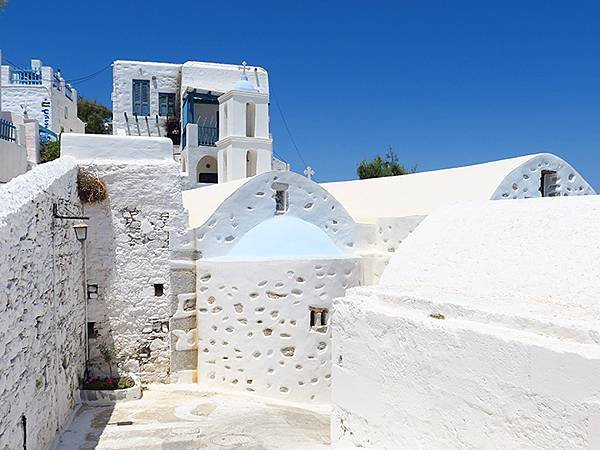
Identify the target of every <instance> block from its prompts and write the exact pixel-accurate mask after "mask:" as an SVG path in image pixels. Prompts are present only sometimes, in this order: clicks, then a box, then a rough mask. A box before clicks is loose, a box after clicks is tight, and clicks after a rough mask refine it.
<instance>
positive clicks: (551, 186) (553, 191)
mask: <svg viewBox="0 0 600 450" xmlns="http://www.w3.org/2000/svg"><path fill="white" fill-rule="evenodd" d="M558 188H559V186H558V174H557V173H556V171H555V170H542V177H541V180H540V192H541V193H542V197H557V196H558V195H559V193H558Z"/></svg>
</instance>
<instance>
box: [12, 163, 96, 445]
mask: <svg viewBox="0 0 600 450" xmlns="http://www.w3.org/2000/svg"><path fill="white" fill-rule="evenodd" d="M76 171H77V169H76V165H75V162H74V161H73V160H72V159H70V158H61V159H59V160H57V161H54V162H51V163H47V164H43V165H40V166H37V167H35V168H34V169H33V170H31V171H30V172H27V173H26V174H24V175H21V176H19V177H17V178H15V179H13V180H12V181H10V182H9V183H7V184H6V185H3V186H1V187H0V254H1V255H2V261H3V262H2V264H1V265H0V317H2V319H1V320H0V368H1V370H0V417H2V420H1V421H0V448H1V449H17V448H23V439H24V436H25V433H26V436H27V448H32V449H42V448H48V447H50V446H51V444H52V441H53V439H54V436H55V434H56V432H57V431H59V430H61V429H62V428H63V427H64V426H65V424H66V422H67V421H68V419H69V416H70V414H71V412H72V410H73V408H74V407H75V405H76V402H77V393H76V392H77V389H78V387H79V380H80V379H81V378H82V376H83V373H84V364H85V350H84V348H85V343H84V323H85V319H84V317H85V316H84V314H85V312H84V306H83V277H82V274H83V249H82V246H81V243H79V242H78V241H77V240H76V239H75V233H74V231H73V227H72V225H73V221H71V220H62V219H53V214H52V207H53V204H57V205H58V211H59V213H61V214H67V215H68V214H79V213H81V206H80V203H79V199H78V197H77V193H76Z"/></svg>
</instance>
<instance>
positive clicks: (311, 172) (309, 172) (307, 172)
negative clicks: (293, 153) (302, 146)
mask: <svg viewBox="0 0 600 450" xmlns="http://www.w3.org/2000/svg"><path fill="white" fill-rule="evenodd" d="M314 174H315V171H314V170H313V168H312V167H310V166H306V169H304V175H306V177H307V178H308V179H309V180H312V177H313V175H314Z"/></svg>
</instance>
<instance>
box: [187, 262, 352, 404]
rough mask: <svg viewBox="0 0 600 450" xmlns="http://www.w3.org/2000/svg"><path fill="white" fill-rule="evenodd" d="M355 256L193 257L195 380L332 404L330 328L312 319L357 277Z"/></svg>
mask: <svg viewBox="0 0 600 450" xmlns="http://www.w3.org/2000/svg"><path fill="white" fill-rule="evenodd" d="M360 277H361V276H360V265H359V264H358V260H357V259H355V258H339V259H290V260H263V261H214V260H199V261H198V262H197V280H198V281H197V298H198V300H197V332H196V330H192V331H190V332H188V333H187V334H186V335H185V336H184V335H183V334H182V335H181V336H180V338H179V339H178V341H177V344H176V345H177V346H182V347H185V346H186V345H187V346H190V345H194V346H195V342H194V338H195V337H196V334H197V339H198V347H197V348H198V381H199V382H200V383H202V384H204V385H207V386H208V387H209V388H213V389H214V388H217V389H222V390H231V391H242V392H246V393H252V394H255V395H259V396H262V397H270V398H276V399H279V400H285V401H292V402H297V403H305V404H311V405H324V404H329V399H330V398H329V395H330V386H331V353H330V327H329V326H328V325H327V326H324V327H313V328H312V329H311V325H310V309H309V308H310V307H320V308H325V309H326V310H327V311H328V314H329V315H330V314H331V313H332V311H331V300H332V299H333V298H334V297H336V296H340V295H343V293H344V291H345V289H346V287H348V286H356V285H358V284H359V280H360Z"/></svg>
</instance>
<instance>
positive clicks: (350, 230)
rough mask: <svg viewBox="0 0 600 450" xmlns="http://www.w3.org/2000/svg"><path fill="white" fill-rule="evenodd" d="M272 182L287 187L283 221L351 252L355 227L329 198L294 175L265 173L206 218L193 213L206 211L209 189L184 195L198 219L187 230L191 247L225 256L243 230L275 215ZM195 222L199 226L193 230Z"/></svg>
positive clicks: (307, 181)
mask: <svg viewBox="0 0 600 450" xmlns="http://www.w3.org/2000/svg"><path fill="white" fill-rule="evenodd" d="M273 183H285V184H288V186H289V187H288V199H289V209H288V211H287V213H286V215H287V216H290V217H297V218H299V219H302V220H305V221H307V222H309V223H313V224H315V225H316V226H318V227H319V228H320V229H321V230H322V231H324V232H325V234H327V235H328V236H329V237H330V239H331V240H332V241H333V242H334V243H335V244H336V245H337V246H338V247H339V248H340V249H341V251H342V252H343V253H346V252H352V251H353V250H354V222H353V221H352V219H351V218H350V216H349V215H348V213H347V212H346V211H345V209H344V208H343V207H342V206H341V205H340V204H339V203H338V202H337V200H336V199H335V198H334V197H332V196H331V195H330V194H329V193H328V192H326V191H325V190H324V189H322V188H321V187H320V186H319V185H318V184H316V183H315V182H313V181H310V180H308V179H307V178H305V177H303V176H300V175H298V174H297V173H294V172H268V173H263V174H261V175H258V176H256V177H254V178H251V179H250V180H249V181H248V182H246V183H245V184H243V185H242V186H241V187H239V189H237V190H235V191H234V192H233V193H232V194H231V195H229V196H228V197H227V201H224V200H225V198H223V199H222V200H221V201H222V202H223V203H222V204H220V203H219V202H217V205H220V207H217V208H216V209H213V210H211V213H210V214H207V213H204V214H203V213H202V212H200V213H195V212H194V211H193V209H194V208H198V209H200V210H202V209H203V208H206V206H207V201H206V200H208V198H205V197H210V196H211V194H210V193H211V191H210V190H211V189H213V187H208V188H199V189H198V190H197V191H196V192H189V193H188V194H187V196H186V197H187V199H186V205H187V208H188V209H190V215H193V216H197V217H201V219H198V220H195V221H194V224H193V225H192V226H193V227H197V228H196V230H195V235H196V248H197V249H199V250H201V251H202V255H203V257H205V258H208V257H216V256H222V255H225V254H226V253H227V252H228V251H229V250H230V249H231V248H232V247H233V246H234V245H235V244H236V243H237V242H238V240H239V238H240V237H242V236H243V235H244V234H245V233H246V232H248V230H250V229H251V228H253V227H255V226H256V225H258V224H259V223H261V222H263V221H265V220H266V219H269V218H272V217H274V216H275V199H274V195H275V189H274V188H273ZM236 187H237V185H236ZM215 188H218V186H215ZM207 189H208V190H207ZM194 194H196V195H194ZM204 194H206V195H204ZM203 222H204V223H203ZM198 223H203V224H202V225H200V226H198Z"/></svg>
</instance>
